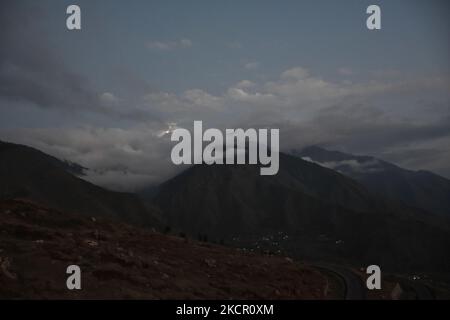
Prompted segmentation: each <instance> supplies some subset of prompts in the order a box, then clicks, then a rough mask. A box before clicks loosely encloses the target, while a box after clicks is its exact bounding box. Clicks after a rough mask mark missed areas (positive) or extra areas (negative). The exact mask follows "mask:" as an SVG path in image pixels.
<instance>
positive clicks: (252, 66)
mask: <svg viewBox="0 0 450 320" xmlns="http://www.w3.org/2000/svg"><path fill="white" fill-rule="evenodd" d="M259 66H260V63H259V62H257V61H252V62H247V63H246V64H244V68H245V69H247V70H256V69H258V68H259Z"/></svg>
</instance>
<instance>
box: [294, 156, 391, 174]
mask: <svg viewBox="0 0 450 320" xmlns="http://www.w3.org/2000/svg"><path fill="white" fill-rule="evenodd" d="M302 159H303V160H305V161H309V162H312V163H315V164H318V165H320V166H322V167H325V168H328V169H333V170H336V171H339V172H342V173H347V172H349V171H350V172H351V173H353V174H358V173H375V172H380V171H383V170H384V168H383V166H381V164H380V162H379V161H378V160H377V159H370V160H367V161H358V160H354V159H349V160H342V161H326V162H319V161H314V160H312V159H311V158H310V157H302Z"/></svg>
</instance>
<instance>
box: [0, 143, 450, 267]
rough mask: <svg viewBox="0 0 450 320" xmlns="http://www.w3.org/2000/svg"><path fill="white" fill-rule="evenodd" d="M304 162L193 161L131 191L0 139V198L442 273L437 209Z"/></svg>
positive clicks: (443, 245)
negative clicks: (263, 165)
mask: <svg viewBox="0 0 450 320" xmlns="http://www.w3.org/2000/svg"><path fill="white" fill-rule="evenodd" d="M307 157H309V158H307ZM302 158H307V160H304V159H302ZM313 159H314V157H313V155H312V153H311V152H310V153H309V155H308V156H307V155H306V153H298V154H296V155H290V154H284V153H280V170H279V172H278V174H277V175H274V176H261V175H260V174H259V167H258V166H257V165H206V164H202V165H195V166H192V167H190V168H188V169H186V170H185V171H183V172H182V173H180V174H179V175H177V176H175V177H173V178H172V179H169V180H168V181H166V182H164V183H162V184H161V185H159V186H157V187H156V188H155V187H149V188H146V189H144V190H143V191H142V192H141V193H140V194H139V195H135V194H130V193H119V192H113V191H109V190H106V189H104V188H101V187H98V186H95V185H93V184H91V183H89V182H87V181H85V180H83V179H82V178H80V177H79V176H77V175H76V174H78V175H79V174H80V173H82V172H83V168H82V167H81V166H77V165H75V164H72V163H70V162H67V161H60V160H58V159H57V158H54V157H52V156H49V155H47V154H45V153H42V152H40V151H38V150H36V149H33V148H30V147H27V146H22V145H17V144H12V143H4V142H2V143H0V176H1V178H2V179H1V180H0V197H1V198H27V199H31V200H33V201H36V202H38V203H43V204H44V205H46V206H49V207H51V208H56V209H59V210H62V211H65V212H70V213H78V214H84V215H88V216H105V217H111V218H114V219H117V220H121V221H124V222H127V223H132V224H136V225H140V226H145V227H159V228H160V227H162V226H166V229H167V230H169V229H170V230H176V231H177V232H178V231H179V232H182V233H184V234H187V236H189V237H197V236H201V237H202V238H203V239H205V236H206V235H207V237H208V239H210V240H212V241H218V242H219V241H221V242H223V243H225V244H229V245H231V246H238V247H247V248H252V249H257V250H262V249H263V248H266V249H268V250H270V251H271V252H283V253H286V254H288V255H290V256H293V257H295V258H299V259H303V260H311V261H319V260H322V261H332V262H334V263H350V264H352V265H368V264H379V265H382V266H383V268H389V269H392V270H400V271H403V272H405V271H415V270H428V271H443V270H446V271H448V270H449V269H450V256H449V255H448V254H447V252H448V248H450V223H449V219H448V217H447V216H446V215H445V214H433V213H430V212H429V210H427V208H421V207H420V206H417V205H411V203H409V202H407V201H405V200H399V199H398V198H396V197H385V196H384V195H383V194H380V192H375V191H374V190H372V189H371V188H370V187H368V186H366V185H365V184H364V183H362V182H361V181H359V180H358V179H356V178H354V177H352V176H350V175H347V174H345V173H342V172H341V170H338V169H335V168H334V170H333V169H330V168H328V167H326V166H324V165H320V164H317V163H315V162H320V161H319V160H323V159H319V158H315V159H316V160H313ZM350 163H352V162H350ZM398 169H399V170H403V169H401V168H398ZM442 179H444V178H442ZM444 180H445V179H444ZM386 183H387V182H386ZM439 192H441V191H439ZM442 192H445V190H444V191H442ZM413 204H415V203H413Z"/></svg>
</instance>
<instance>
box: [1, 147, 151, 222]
mask: <svg viewBox="0 0 450 320" xmlns="http://www.w3.org/2000/svg"><path fill="white" fill-rule="evenodd" d="M73 173H80V166H77V165H74V164H68V163H67V162H63V161H60V160H59V159H57V158H55V157H52V156H49V155H47V154H45V153H43V152H41V151H38V150H36V149H33V148H30V147H27V146H23V145H18V144H12V143H6V142H0V177H1V179H0V199H1V198H3V199H5V198H12V197H22V198H27V199H31V200H35V201H37V202H40V203H43V204H46V205H48V206H50V207H53V208H57V209H61V210H63V211H67V212H76V213H80V214H84V215H90V216H107V217H111V218H116V219H119V220H122V221H127V222H130V223H135V224H139V225H148V226H156V225H158V219H157V218H156V215H155V214H154V213H153V212H152V211H150V210H149V209H147V208H146V207H145V206H144V205H143V203H142V202H141V200H140V199H139V198H138V197H137V196H135V195H133V194H129V193H121V192H113V191H109V190H106V189H103V188H101V187H98V186H96V185H93V184H92V183H89V182H87V181H85V180H83V179H80V178H79V177H77V176H76V175H74V174H73Z"/></svg>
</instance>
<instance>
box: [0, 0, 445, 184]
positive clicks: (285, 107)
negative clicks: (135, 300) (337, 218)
mask: <svg viewBox="0 0 450 320" xmlns="http://www.w3.org/2000/svg"><path fill="white" fill-rule="evenodd" d="M73 3H76V4H78V5H79V6H80V7H81V10H82V30H81V31H68V30H67V29H66V22H65V20H66V18H67V15H66V7H67V6H68V5H69V4H73ZM375 3H376V4H378V5H379V6H380V7H381V12H382V30H380V31H369V30H368V29H367V28H366V24H365V20H366V18H367V14H366V13H365V12H366V8H367V6H368V5H370V4H375ZM449 9H450V3H449V1H445V0H443V1H440V0H431V1H421V0H405V1H402V0H390V1H365V0H342V1H332V0H329V1H325V0H322V1H320V0H314V1H312V0H309V1H250V0H243V1H219V0H209V1H206V0H205V1H195V0H192V1H167V0H165V1H113V0H108V1H106V0H104V1H101V0H96V1H93V0H90V1H83V0H77V1H60V0H58V1H56V0H54V1H50V0H48V1H46V0H41V1H26V0H16V1H9V0H6V1H5V0H2V1H1V4H0V140H6V141H11V142H17V143H24V144H27V145H31V146H34V147H36V148H39V149H41V150H43V151H45V152H48V153H50V154H52V155H55V156H58V157H60V158H64V159H69V160H71V161H74V162H77V163H80V164H81V165H83V166H86V167H88V168H90V169H91V170H90V174H89V177H88V179H90V180H91V181H93V182H96V183H99V184H101V185H104V186H108V187H111V188H114V189H125V190H126V189H128V190H133V189H136V188H139V187H142V186H144V185H147V184H154V183H159V182H161V181H163V180H164V179H167V178H168V177H170V176H171V175H173V174H174V172H175V170H176V168H174V167H173V166H172V165H171V161H170V150H171V147H172V146H173V145H172V143H171V142H170V134H169V133H170V130H171V129H173V128H176V127H186V128H188V129H191V128H192V124H193V121H194V120H203V121H204V127H217V128H237V127H243V128H247V127H254V128H263V127H264V128H265V127H269V128H279V129H280V144H281V147H282V148H283V149H285V150H288V149H291V148H301V147H303V146H307V145H311V144H320V145H323V146H325V147H328V148H331V149H338V150H342V151H347V152H352V153H358V154H369V155H373V156H377V157H380V158H382V159H385V160H388V161H392V162H394V163H396V164H398V165H401V166H404V167H406V168H409V169H428V170H431V171H434V172H436V173H439V174H441V175H444V176H446V177H450V90H449V89H450V62H449V57H450V23H449V21H450V20H449V19H448V16H449V14H450V10H449Z"/></svg>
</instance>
